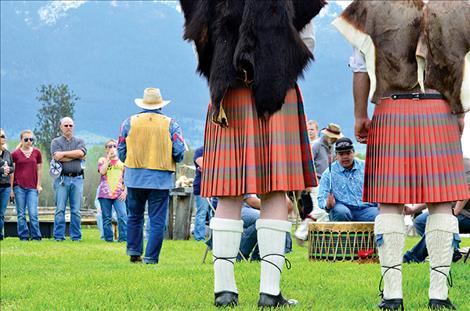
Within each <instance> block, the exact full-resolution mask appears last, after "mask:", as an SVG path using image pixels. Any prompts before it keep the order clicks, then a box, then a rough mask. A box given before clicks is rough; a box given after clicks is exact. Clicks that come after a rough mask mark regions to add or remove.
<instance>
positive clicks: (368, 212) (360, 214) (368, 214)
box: [329, 203, 379, 221]
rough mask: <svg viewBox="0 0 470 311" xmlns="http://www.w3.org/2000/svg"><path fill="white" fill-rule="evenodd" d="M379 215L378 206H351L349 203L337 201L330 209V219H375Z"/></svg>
mask: <svg viewBox="0 0 470 311" xmlns="http://www.w3.org/2000/svg"><path fill="white" fill-rule="evenodd" d="M377 215H379V209H378V207H366V208H361V209H357V208H350V207H348V206H347V205H344V204H341V203H336V205H335V206H334V207H333V208H332V209H331V210H330V215H329V216H330V221H374V220H375V217H377Z"/></svg>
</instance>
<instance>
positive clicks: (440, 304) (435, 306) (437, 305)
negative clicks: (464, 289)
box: [428, 298, 456, 310]
mask: <svg viewBox="0 0 470 311" xmlns="http://www.w3.org/2000/svg"><path fill="white" fill-rule="evenodd" d="M428 308H429V309H431V310H441V309H448V310H456V309H455V306H454V305H453V304H452V302H450V300H449V298H447V299H446V300H440V299H429V305H428Z"/></svg>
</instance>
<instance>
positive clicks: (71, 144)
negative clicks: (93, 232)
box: [51, 117, 87, 241]
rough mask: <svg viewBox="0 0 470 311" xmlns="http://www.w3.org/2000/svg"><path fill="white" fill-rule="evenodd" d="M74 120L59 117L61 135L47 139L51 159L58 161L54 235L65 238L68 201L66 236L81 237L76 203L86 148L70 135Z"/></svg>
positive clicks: (83, 143) (80, 202)
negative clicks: (49, 145) (66, 217)
mask: <svg viewBox="0 0 470 311" xmlns="http://www.w3.org/2000/svg"><path fill="white" fill-rule="evenodd" d="M73 129H74V122H73V120H72V118H70V117H64V118H62V119H61V120H60V130H61V132H62V136H60V137H56V138H54V139H53V140H52V142H51V154H52V157H53V159H54V160H56V161H58V162H60V163H61V164H62V171H61V175H60V177H58V178H56V179H55V181H54V190H55V201H56V210H55V214H54V239H55V240H56V241H63V240H65V209H66V206H67V201H69V202H70V238H71V239H72V241H80V240H81V239H82V231H81V223H80V221H81V217H80V207H81V204H82V196H83V179H84V175H83V166H82V161H83V160H84V159H85V155H86V153H87V149H86V147H85V141H84V140H83V139H81V138H77V137H75V136H74V135H73Z"/></svg>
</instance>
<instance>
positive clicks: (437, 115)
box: [363, 98, 470, 204]
mask: <svg viewBox="0 0 470 311" xmlns="http://www.w3.org/2000/svg"><path fill="white" fill-rule="evenodd" d="M468 197H470V194H469V191H468V186H467V183H466V180H465V174H464V166H463V154H462V146H461V141H460V135H459V128H458V121H457V117H456V116H455V115H452V114H451V111H450V108H449V105H448V104H447V102H446V101H445V100H443V99H424V100H423V99H421V100H413V99H398V100H393V99H391V98H385V99H382V100H381V101H380V103H379V104H378V105H377V106H376V107H375V110H374V116H373V118H372V122H371V126H370V129H369V135H368V138H367V155H366V168H365V178H364V193H363V200H364V202H378V203H394V204H402V203H410V204H411V203H437V202H450V201H457V200H464V199H467V198H468Z"/></svg>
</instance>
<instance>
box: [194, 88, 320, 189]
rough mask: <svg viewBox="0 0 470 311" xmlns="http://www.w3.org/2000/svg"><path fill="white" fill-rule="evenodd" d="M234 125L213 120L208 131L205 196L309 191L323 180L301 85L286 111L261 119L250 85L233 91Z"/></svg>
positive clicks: (228, 102)
mask: <svg viewBox="0 0 470 311" xmlns="http://www.w3.org/2000/svg"><path fill="white" fill-rule="evenodd" d="M222 107H223V109H224V112H225V114H226V116H227V119H228V127H221V126H220V125H218V124H216V123H214V122H212V121H211V110H212V109H211V104H210V103H209V109H208V114H207V119H206V128H205V136H204V165H203V168H202V170H203V171H202V182H201V196H203V197H213V196H241V195H244V194H249V193H252V194H264V193H268V192H272V191H294V190H304V189H305V188H307V187H312V186H316V185H317V179H316V174H315V169H314V167H313V159H312V151H311V149H310V143H309V139H308V133H307V126H306V117H305V113H304V108H303V103H302V97H301V95H300V90H299V89H298V88H296V89H290V90H289V91H288V92H287V94H286V98H285V102H284V104H283V105H282V108H281V110H279V111H277V112H276V113H274V114H273V115H271V116H269V117H267V118H259V117H258V114H257V112H256V108H255V105H254V99H253V96H252V92H251V89H250V88H247V87H239V88H230V89H228V90H227V93H226V94H225V97H224V99H223V101H222Z"/></svg>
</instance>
